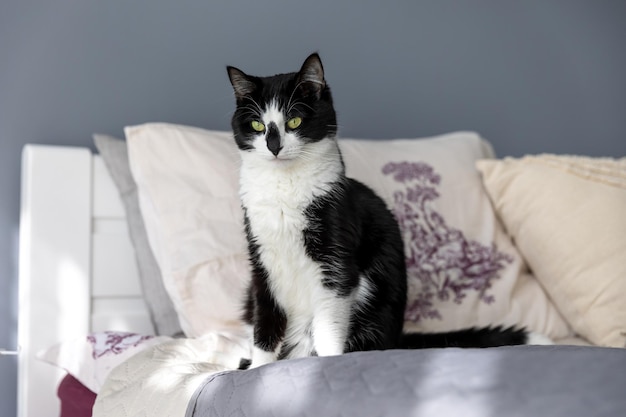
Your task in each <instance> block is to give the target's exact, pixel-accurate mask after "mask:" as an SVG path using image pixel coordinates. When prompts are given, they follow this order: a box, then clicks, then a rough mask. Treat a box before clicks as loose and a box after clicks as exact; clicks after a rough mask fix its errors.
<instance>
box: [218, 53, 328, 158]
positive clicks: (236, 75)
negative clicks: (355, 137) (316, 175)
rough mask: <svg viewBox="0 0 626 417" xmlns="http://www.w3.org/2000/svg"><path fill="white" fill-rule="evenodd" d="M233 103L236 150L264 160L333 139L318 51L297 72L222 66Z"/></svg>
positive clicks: (300, 153)
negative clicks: (268, 73) (264, 73)
mask: <svg viewBox="0 0 626 417" xmlns="http://www.w3.org/2000/svg"><path fill="white" fill-rule="evenodd" d="M227 70H228V76H229V78H230V82H231V84H232V85H233V89H234V90H235V98H236V99H237V109H236V110H235V113H234V115H233V118H232V128H233V132H234V136H235V140H236V142H237V145H238V146H239V149H241V150H242V151H250V152H255V153H256V154H258V155H259V156H260V157H261V158H264V159H268V160H294V159H298V158H302V157H304V158H306V155H307V152H310V149H309V148H311V147H313V146H314V144H315V143H317V142H320V141H322V140H324V139H329V138H330V139H334V137H335V135H336V133H337V121H336V115H335V109H334V107H333V101H332V97H331V94H330V88H329V87H328V85H327V84H326V80H325V79H324V68H323V67H322V61H321V60H320V57H319V55H318V54H312V55H310V56H309V57H308V58H307V59H306V60H305V61H304V64H303V65H302V68H301V69H300V71H298V72H293V73H289V74H279V75H274V76H272V77H256V76H251V75H247V74H246V73H244V72H243V71H241V70H239V69H237V68H234V67H227Z"/></svg>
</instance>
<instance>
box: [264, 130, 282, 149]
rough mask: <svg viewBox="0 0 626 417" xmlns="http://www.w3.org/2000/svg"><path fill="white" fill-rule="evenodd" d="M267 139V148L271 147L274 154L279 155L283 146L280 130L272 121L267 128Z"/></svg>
mask: <svg viewBox="0 0 626 417" xmlns="http://www.w3.org/2000/svg"><path fill="white" fill-rule="evenodd" d="M265 141H266V142H267V149H269V150H270V152H272V153H273V154H274V156H278V153H279V152H280V150H281V149H282V146H280V132H279V131H278V127H277V126H276V124H275V123H274V122H271V123H270V124H269V126H268V128H267V136H266V137H265Z"/></svg>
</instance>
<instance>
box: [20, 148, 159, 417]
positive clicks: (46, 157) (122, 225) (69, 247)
mask: <svg viewBox="0 0 626 417" xmlns="http://www.w3.org/2000/svg"><path fill="white" fill-rule="evenodd" d="M19 268H20V272H19V324H18V344H19V346H20V354H19V360H18V364H19V365H18V417H46V416H51V417H57V416H58V415H59V409H60V407H59V401H58V399H57V397H56V389H57V385H58V383H59V381H60V380H61V378H62V377H63V376H64V372H63V371H61V370H59V369H56V368H55V367H53V366H51V365H49V364H46V363H43V362H41V361H39V360H38V359H36V357H35V355H36V353H37V352H38V351H40V350H41V349H44V348H47V347H50V346H52V345H54V344H56V343H59V342H61V341H63V340H68V339H71V338H75V337H80V336H84V335H86V334H87V333H89V332H92V331H102V330H121V331H134V332H138V333H141V334H152V333H153V327H152V324H151V322H150V319H149V315H148V312H147V309H146V306H145V304H144V301H143V298H142V295H141V287H140V283H139V282H140V281H139V277H138V273H137V266H136V262H135V258H134V252H133V248H132V246H131V243H130V238H129V236H128V228H127V225H126V221H125V215H124V209H123V207H122V204H121V201H120V197H119V195H118V192H117V190H116V188H115V186H114V184H113V182H112V180H111V178H110V176H109V174H108V172H107V170H106V168H105V166H104V164H103V162H102V160H101V158H100V157H99V156H97V155H92V153H91V151H90V150H89V149H87V148H76V147H61V146H41V145H26V146H25V147H24V150H23V154H22V201H21V220H20V265H19Z"/></svg>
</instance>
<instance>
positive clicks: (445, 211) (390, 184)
mask: <svg viewBox="0 0 626 417" xmlns="http://www.w3.org/2000/svg"><path fill="white" fill-rule="evenodd" d="M340 145H341V149H342V152H343V154H344V159H345V163H346V167H347V174H348V175H349V176H352V177H353V178H356V179H358V180H360V181H362V182H364V183H365V184H368V185H369V186H370V187H372V188H373V189H374V190H375V191H376V192H377V193H378V194H379V195H380V196H381V197H383V198H384V199H385V201H386V202H387V205H388V206H389V208H390V209H391V211H392V212H393V213H394V215H395V217H396V219H397V220H398V222H399V224H400V229H401V231H402V234H403V237H404V244H405V256H406V265H407V275H408V288H409V295H408V300H407V308H406V312H405V329H406V330H413V331H425V332H434V331H448V330H456V329H460V328H465V327H472V326H489V325H505V326H510V325H522V326H526V327H527V328H529V329H531V330H533V331H536V332H539V333H542V334H545V335H548V336H550V337H551V338H553V339H561V338H565V337H567V336H569V335H570V333H571V331H570V328H569V326H568V324H567V323H566V322H565V320H564V319H563V318H562V317H561V315H560V314H559V312H558V310H557V309H556V308H555V306H554V305H553V304H552V302H551V300H550V299H549V297H548V296H547V295H546V293H545V292H544V290H543V289H542V287H541V286H540V285H539V283H538V282H537V281H536V280H535V278H534V277H533V276H532V275H531V274H530V273H529V272H528V268H527V266H526V265H525V263H524V261H523V259H522V257H521V256H520V254H519V252H518V251H517V249H516V248H515V247H514V245H513V244H512V242H511V240H510V239H509V238H508V237H507V235H506V234H505V233H504V230H503V228H502V226H501V225H500V223H499V221H498V219H497V217H496V215H495V213H494V211H493V209H492V206H491V204H490V200H489V198H488V196H487V194H486V193H485V191H484V189H483V186H482V181H481V177H480V175H479V173H478V171H477V170H476V169H475V161H476V160H478V159H483V158H490V157H493V153H492V150H491V148H490V146H489V144H488V143H487V142H486V141H484V140H483V139H481V138H480V137H479V136H478V135H476V134H474V133H467V132H459V133H453V134H448V135H443V136H439V137H435V138H430V139H421V140H415V139H407V140H392V141H384V142H382V141H364V140H347V139H345V140H342V141H340Z"/></svg>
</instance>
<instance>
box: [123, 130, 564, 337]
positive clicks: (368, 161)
mask: <svg viewBox="0 0 626 417" xmlns="http://www.w3.org/2000/svg"><path fill="white" fill-rule="evenodd" d="M126 137H127V141H128V148H129V157H130V164H131V169H132V173H133V176H134V177H135V180H136V182H137V187H138V191H139V198H140V205H141V211H142V215H143V217H144V220H145V223H146V229H147V231H148V237H149V241H150V245H151V247H152V249H153V251H154V253H155V257H156V258H157V262H158V263H159V266H160V268H161V271H162V273H163V279H164V282H165V286H166V289H167V290H168V292H169V293H170V296H171V297H172V300H173V302H174V305H175V307H176V309H177V311H178V314H179V319H180V322H181V326H182V327H183V330H184V331H185V333H186V334H187V335H188V336H198V335H202V334H205V333H207V332H209V331H215V330H225V329H226V330H233V329H236V330H237V329H238V328H239V326H240V325H241V323H240V322H239V317H240V308H241V306H242V300H243V291H244V288H245V286H246V282H247V280H248V277H249V266H248V262H247V253H246V242H245V236H244V232H243V222H242V212H241V208H240V203H239V198H238V166H239V155H238V152H239V151H238V149H237V147H236V145H235V143H234V140H233V139H232V136H231V134H230V133H226V132H214V131H207V130H202V129H197V128H192V127H185V126H176V125H168V124H146V125H141V126H135V127H129V128H127V129H126ZM339 143H340V147H341V149H342V152H343V155H344V160H345V163H346V166H347V172H348V175H349V176H352V177H354V178H356V179H358V180H360V181H362V182H364V183H366V184H368V185H369V186H371V187H372V188H373V189H374V190H375V191H376V192H377V193H378V194H379V195H381V197H383V198H384V199H385V201H386V202H387V203H388V205H389V207H390V208H391V209H392V210H393V211H394V213H395V214H396V216H397V217H398V218H399V220H400V222H401V225H402V228H403V234H404V238H405V246H406V251H407V262H408V268H409V269H408V272H409V288H410V294H409V300H408V301H409V302H408V307H407V314H406V328H407V329H413V330H422V331H445V330H453V329H459V328H463V327H469V326H485V325H490V324H505V325H514V324H520V325H524V326H527V327H528V328H530V329H532V330H534V331H537V332H541V333H544V334H547V335H549V336H551V337H553V338H561V337H565V336H567V335H568V334H569V333H570V329H569V328H568V326H567V324H566V322H565V321H564V320H563V319H562V318H561V316H560V315H559V313H558V311H557V310H556V308H555V307H554V306H553V305H552V304H551V302H550V300H549V298H548V297H547V296H546V294H545V293H544V291H543V289H542V288H541V287H540V286H539V285H538V283H537V281H536V280H535V279H534V278H533V277H532V276H531V275H529V274H528V273H527V271H526V267H525V265H524V263H523V261H522V259H521V256H520V255H519V254H518V252H517V251H516V249H515V248H514V247H513V245H512V243H511V241H510V239H509V238H508V237H507V236H506V235H505V234H504V232H503V229H502V227H501V226H500V225H499V224H498V221H497V219H496V217H495V214H494V212H493V210H492V208H491V205H490V202H489V199H488V197H487V195H486V194H485V192H484V190H483V189H482V184H481V181H480V176H479V174H478V172H477V171H476V168H475V166H474V164H475V161H476V160H478V159H481V158H485V157H490V156H491V155H492V154H491V150H490V147H489V145H488V144H487V142H485V141H483V140H482V139H481V138H480V137H479V136H478V135H476V134H473V133H454V134H449V135H444V136H440V137H436V138H431V139H423V140H414V139H412V140H390V141H368V140H349V139H342V140H340V141H339ZM415 215H418V217H416V216H415Z"/></svg>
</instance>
